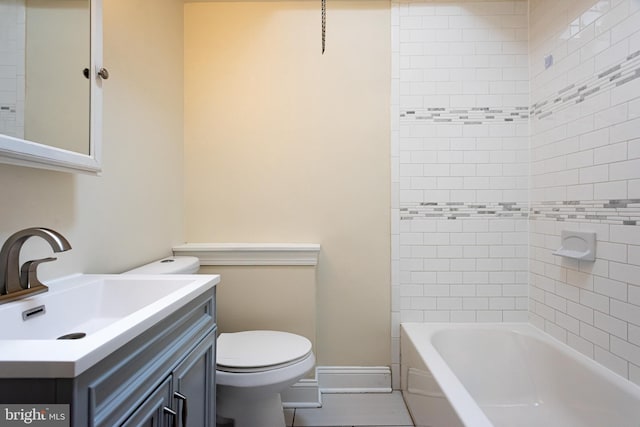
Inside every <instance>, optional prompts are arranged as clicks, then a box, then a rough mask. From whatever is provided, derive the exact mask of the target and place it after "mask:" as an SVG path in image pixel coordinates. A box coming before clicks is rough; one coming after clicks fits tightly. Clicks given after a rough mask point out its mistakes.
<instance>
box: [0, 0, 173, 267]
mask: <svg viewBox="0 0 640 427" xmlns="http://www.w3.org/2000/svg"><path fill="white" fill-rule="evenodd" d="M182 58H183V5H182V0H163V1H157V0H136V1H135V2H132V1H129V0H109V1H105V2H104V63H105V65H106V66H107V68H109V71H110V72H111V78H110V79H109V80H108V81H107V82H105V84H104V149H103V157H104V173H103V175H102V176H101V177H91V176H83V175H72V174H67V173H58V172H50V171H43V170H36V169H30V168H21V167H14V166H8V165H3V164H0V183H1V185H0V241H2V242H4V240H5V239H6V238H7V237H8V235H9V234H10V233H13V232H15V231H17V230H19V229H21V228H24V227H29V226H35V225H38V226H45V227H51V228H54V229H56V230H59V231H61V232H62V233H63V234H64V235H65V236H66V237H67V238H68V239H69V241H70V242H71V244H72V246H73V249H72V250H71V251H70V252H67V253H63V254H60V255H59V256H58V258H59V259H58V261H56V262H54V263H48V264H46V265H42V266H41V267H40V270H41V272H42V274H41V275H42V277H44V278H47V277H49V278H50V277H56V276H61V275H66V274H70V273H73V272H106V273H110V272H119V271H122V270H124V269H127V268H130V267H133V266H135V265H138V264H142V263H144V262H147V261H150V260H153V259H155V258H158V257H161V256H164V255H167V254H169V253H170V249H171V246H172V245H173V244H176V243H180V242H182V241H183V205H182V202H183V179H182V176H183V165H182V158H183V154H182V152H183V68H182ZM35 240H36V239H31V240H30V241H29V242H27V245H29V247H28V248H25V249H26V251H25V254H24V255H25V257H35V256H46V255H48V254H49V253H50V250H49V249H48V248H46V246H44V245H40V244H39V242H36V241H35ZM31 241H34V242H31ZM41 252H43V253H44V255H43V254H42V253H41Z"/></svg>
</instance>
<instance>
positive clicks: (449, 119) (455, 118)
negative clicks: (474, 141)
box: [400, 107, 529, 125]
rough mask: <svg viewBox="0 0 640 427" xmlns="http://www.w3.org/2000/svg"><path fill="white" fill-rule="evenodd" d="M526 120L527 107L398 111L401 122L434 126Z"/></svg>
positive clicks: (434, 108)
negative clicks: (425, 123) (414, 122)
mask: <svg viewBox="0 0 640 427" xmlns="http://www.w3.org/2000/svg"><path fill="white" fill-rule="evenodd" d="M528 118H529V108H528V107H495V108H494V107H471V108H448V107H447V108H445V107H429V108H424V109H419V110H416V109H411V110H401V111H400V119H401V120H404V121H418V122H427V123H435V124H450V123H458V124H464V125H482V124H495V123H512V122H520V121H525V120H527V119H528Z"/></svg>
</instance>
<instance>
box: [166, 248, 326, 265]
mask: <svg viewBox="0 0 640 427" xmlns="http://www.w3.org/2000/svg"><path fill="white" fill-rule="evenodd" d="M173 254H174V255H185V256H195V257H198V258H199V259H200V265H306V266H315V265H317V264H318V256H319V254H320V245H319V244H317V243H185V244H183V245H177V246H174V247H173Z"/></svg>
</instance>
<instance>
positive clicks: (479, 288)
mask: <svg viewBox="0 0 640 427" xmlns="http://www.w3.org/2000/svg"><path fill="white" fill-rule="evenodd" d="M527 9H528V5H527V2H526V1H462V2H461V1H456V2H447V1H420V2H414V1H404V0H400V1H395V2H393V3H392V20H393V22H392V46H393V47H392V49H393V53H392V55H393V60H392V66H393V71H392V73H393V75H392V78H393V84H392V88H393V94H392V100H393V105H392V114H393V118H392V164H393V177H392V179H393V191H394V194H393V196H392V200H393V206H392V216H393V229H392V233H393V239H394V240H393V244H392V251H393V254H392V257H393V260H392V262H393V264H392V266H393V276H392V290H393V296H392V319H393V321H394V325H393V334H394V336H393V353H394V355H395V356H396V357H395V359H394V368H396V369H397V361H398V349H397V348H398V347H397V341H398V335H399V327H398V324H399V322H404V321H418V322H422V321H425V322H432V321H441V322H488V321H490V322H493V321H498V322H501V321H526V320H527V303H528V300H527V295H528V290H527V251H528V248H527V239H528V232H527V227H528V225H527V217H528V168H529V151H528V134H529V130H528V120H529V117H528V116H529V73H528V55H527V53H528V23H527V18H528V15H527V12H528V10H527ZM396 377H397V376H396Z"/></svg>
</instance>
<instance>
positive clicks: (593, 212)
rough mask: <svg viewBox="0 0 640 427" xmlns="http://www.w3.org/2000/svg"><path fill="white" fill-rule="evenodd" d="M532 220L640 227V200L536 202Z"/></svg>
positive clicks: (532, 211) (532, 210) (533, 206)
mask: <svg viewBox="0 0 640 427" xmlns="http://www.w3.org/2000/svg"><path fill="white" fill-rule="evenodd" d="M530 216H531V219H534V220H535V219H540V220H545V219H546V220H551V221H570V222H594V223H601V224H615V225H640V199H617V200H588V201H578V200H569V201H562V202H557V201H556V202H535V203H533V204H532V206H531V215H530Z"/></svg>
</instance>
